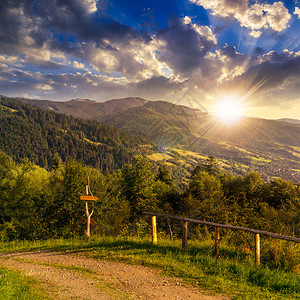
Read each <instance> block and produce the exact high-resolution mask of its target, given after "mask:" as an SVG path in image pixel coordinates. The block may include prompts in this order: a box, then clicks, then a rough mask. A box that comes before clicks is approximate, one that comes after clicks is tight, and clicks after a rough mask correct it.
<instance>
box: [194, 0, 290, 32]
mask: <svg viewBox="0 0 300 300" xmlns="http://www.w3.org/2000/svg"><path fill="white" fill-rule="evenodd" d="M190 2H192V3H195V4H197V5H200V6H203V7H204V8H205V9H209V10H211V11H212V14H213V15H215V16H217V17H221V18H231V19H236V20H237V21H238V22H239V23H240V25H241V26H242V27H247V28H249V29H250V30H251V32H250V35H252V36H253V37H255V38H258V37H259V36H260V35H261V33H262V30H264V29H268V28H270V29H272V30H274V31H276V32H280V31H282V30H284V29H286V28H287V27H288V24H289V21H290V19H291V15H290V14H289V11H288V9H287V8H286V7H285V6H284V4H283V2H281V1H279V2H275V3H273V4H265V3H255V4H250V1H249V0H241V1H236V0H190Z"/></svg>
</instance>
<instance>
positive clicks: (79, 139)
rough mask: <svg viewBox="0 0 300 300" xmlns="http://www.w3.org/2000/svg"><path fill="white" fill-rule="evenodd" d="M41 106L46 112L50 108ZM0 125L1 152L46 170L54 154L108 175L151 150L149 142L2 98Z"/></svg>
mask: <svg viewBox="0 0 300 300" xmlns="http://www.w3.org/2000/svg"><path fill="white" fill-rule="evenodd" d="M26 102H28V101H26ZM32 103H33V104H34V103H35V101H32ZM69 103H72V105H74V104H77V103H78V102H77V101H75V102H69ZM84 103H89V102H86V101H85V102H84ZM43 104H44V105H46V106H47V107H48V110H49V107H51V105H53V104H52V102H50V101H47V103H46V102H45V103H43ZM75 107H76V106H75ZM72 109H75V108H74V106H72ZM0 124H1V126H0V150H1V151H3V152H5V153H7V154H8V155H10V156H11V157H12V158H13V159H14V160H16V161H20V160H22V159H23V158H28V159H29V160H31V161H32V162H34V163H36V164H38V165H40V166H42V167H48V166H49V165H50V164H51V160H52V158H53V156H54V154H55V153H56V152H57V153H58V154H59V155H60V156H61V158H62V160H66V159H68V158H70V157H74V158H76V159H78V160H80V161H83V162H84V163H86V164H88V165H93V166H95V167H97V168H99V169H100V170H101V171H102V172H109V171H112V170H115V169H119V168H121V167H122V166H123V164H124V163H128V162H130V160H131V158H132V157H133V155H134V154H138V153H144V154H149V153H151V149H152V144H151V142H149V141H147V140H145V139H143V138H140V137H137V136H133V135H131V134H129V133H127V132H125V131H123V130H120V129H116V128H113V127H111V126H109V125H106V124H102V123H100V122H98V121H96V120H84V119H78V118H74V117H72V116H66V115H63V114H58V113H55V112H53V111H46V110H43V109H41V108H39V107H36V106H32V105H29V104H28V103H24V102H20V101H18V100H16V99H12V98H8V97H3V96H2V97H0Z"/></svg>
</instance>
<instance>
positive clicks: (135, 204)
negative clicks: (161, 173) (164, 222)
mask: <svg viewBox="0 0 300 300" xmlns="http://www.w3.org/2000/svg"><path fill="white" fill-rule="evenodd" d="M151 169H152V165H151V162H150V160H149V159H147V158H145V157H143V156H135V157H134V158H133V161H132V164H131V165H125V167H124V168H123V170H122V178H123V180H122V186H123V193H124V195H125V196H126V198H127V199H128V201H129V203H130V206H131V211H132V214H133V216H137V215H139V214H141V212H142V211H144V210H156V209H157V199H156V195H155V194H154V193H153V187H154V184H155V175H154V173H153V172H152V170H151Z"/></svg>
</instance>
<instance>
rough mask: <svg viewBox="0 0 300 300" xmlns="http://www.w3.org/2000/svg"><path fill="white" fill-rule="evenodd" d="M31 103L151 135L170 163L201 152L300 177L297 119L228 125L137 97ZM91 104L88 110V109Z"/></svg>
mask: <svg viewBox="0 0 300 300" xmlns="http://www.w3.org/2000/svg"><path fill="white" fill-rule="evenodd" d="M27 101H28V100H27ZM30 102H31V103H33V104H35V105H39V106H45V108H47V109H53V110H54V109H55V110H56V111H58V112H63V113H67V114H74V115H76V116H81V117H83V118H89V119H90V118H93V119H97V120H99V121H101V122H104V123H106V124H109V125H111V126H114V127H117V128H120V129H123V130H126V131H127V132H129V133H131V134H134V135H137V136H140V137H143V138H146V139H149V140H151V141H152V142H153V143H155V144H156V145H157V146H158V147H159V149H160V151H161V152H162V153H164V154H165V155H162V156H160V157H161V160H162V161H166V162H167V163H169V164H170V165H177V166H182V167H184V168H187V169H192V168H193V167H194V166H195V164H197V163H199V162H201V161H203V159H205V156H207V155H214V156H215V157H216V158H218V160H219V161H220V165H221V166H222V168H223V169H224V170H226V171H227V172H234V173H235V174H244V173H247V172H249V171H253V170H255V171H259V172H260V173H261V174H262V175H263V176H264V178H265V179H268V178H272V177H282V178H284V179H291V180H293V181H294V182H299V181H300V163H299V157H300V126H298V124H296V123H295V122H287V121H286V120H284V121H282V120H281V121H280V120H264V119H257V118H242V119H241V120H240V121H239V122H238V123H232V124H230V123H229V124H226V123H222V122H221V121H220V120H219V119H217V118H216V117H214V116H212V115H209V114H207V113H204V112H201V111H199V110H195V109H191V108H188V107H186V106H181V105H175V104H172V103H169V102H166V101H147V100H144V99H141V98H125V99H114V100H109V101H106V102H103V103H94V102H93V103H89V102H84V103H82V102H81V101H75V102H70V101H68V102H64V103H62V102H59V104H57V102H54V101H44V102H43V101H32V100H30ZM89 109H90V110H91V111H92V112H90V113H87V112H88V111H89ZM87 115H88V117H87ZM199 155H200V158H199ZM156 159H157V157H156Z"/></svg>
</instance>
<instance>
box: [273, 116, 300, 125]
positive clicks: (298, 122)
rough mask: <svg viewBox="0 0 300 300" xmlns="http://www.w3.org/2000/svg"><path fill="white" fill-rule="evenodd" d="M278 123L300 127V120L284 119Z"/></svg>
mask: <svg viewBox="0 0 300 300" xmlns="http://www.w3.org/2000/svg"><path fill="white" fill-rule="evenodd" d="M278 121H281V122H287V123H292V124H298V125H300V120H298V119H290V118H283V119H279V120H278Z"/></svg>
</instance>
